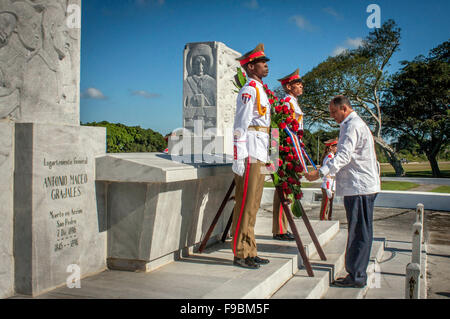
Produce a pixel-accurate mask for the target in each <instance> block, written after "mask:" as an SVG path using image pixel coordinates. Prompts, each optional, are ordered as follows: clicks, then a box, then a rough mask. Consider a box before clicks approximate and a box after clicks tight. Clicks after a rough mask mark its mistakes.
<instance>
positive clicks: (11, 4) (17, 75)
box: [0, 0, 106, 297]
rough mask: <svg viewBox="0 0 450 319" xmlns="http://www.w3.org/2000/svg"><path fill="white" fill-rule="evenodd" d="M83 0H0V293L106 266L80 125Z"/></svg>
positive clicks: (100, 149) (85, 134) (90, 155)
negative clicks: (75, 21)
mask: <svg viewBox="0 0 450 319" xmlns="http://www.w3.org/2000/svg"><path fill="white" fill-rule="evenodd" d="M80 6H81V0H39V1H30V0H1V2H0V168H1V170H0V178H1V184H0V199H1V203H2V204H1V205H0V218H1V219H2V223H1V226H0V231H1V232H0V234H1V244H0V297H7V296H10V295H12V294H13V293H19V294H27V295H38V294H40V293H42V292H45V291H47V290H50V289H52V288H55V287H57V286H59V285H65V284H66V283H67V282H68V281H67V280H68V278H69V277H70V275H71V274H75V275H76V276H74V277H73V278H75V279H76V278H77V276H78V278H82V277H84V276H86V275H89V274H92V273H96V272H99V271H102V270H103V269H105V268H106V231H102V229H101V225H102V217H101V216H99V215H98V212H97V200H96V193H95V187H96V184H95V175H96V173H95V169H96V166H95V158H96V157H97V156H99V155H104V154H105V151H106V132H105V129H104V128H94V127H83V126H80V125H79V118H80V116H79V96H80V94H79V82H80V28H79V27H76V26H74V25H73V24H71V23H70V21H69V20H71V19H74V16H75V20H76V19H80V18H81V17H80V14H81V10H80Z"/></svg>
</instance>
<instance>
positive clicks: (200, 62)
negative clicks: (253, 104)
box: [183, 42, 241, 153]
mask: <svg viewBox="0 0 450 319" xmlns="http://www.w3.org/2000/svg"><path fill="white" fill-rule="evenodd" d="M240 56H241V54H240V53H239V52H236V51H234V50H232V49H230V48H228V47H227V46H226V45H225V44H223V43H221V42H199V43H188V44H186V46H185V49H184V73H183V127H184V128H185V129H187V130H189V131H191V132H194V131H195V121H201V122H202V123H201V124H202V130H203V131H204V130H210V129H214V130H215V134H216V135H217V136H222V137H223V136H225V135H227V129H228V131H230V130H231V129H232V127H233V121H234V114H235V109H236V97H237V93H235V92H234V90H235V87H234V85H233V83H232V81H233V80H234V75H235V74H236V68H237V67H238V66H239V63H238V61H236V58H237V57H240ZM225 144H226V145H225V146H224V147H225V149H228V148H229V149H230V151H229V152H225V153H230V152H231V144H230V142H229V141H228V139H227V138H225ZM228 144H230V145H228Z"/></svg>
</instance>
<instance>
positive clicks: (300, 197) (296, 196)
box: [295, 193, 303, 200]
mask: <svg viewBox="0 0 450 319" xmlns="http://www.w3.org/2000/svg"><path fill="white" fill-rule="evenodd" d="M302 197H303V193H300V194H296V195H295V199H297V200H300V199H302Z"/></svg>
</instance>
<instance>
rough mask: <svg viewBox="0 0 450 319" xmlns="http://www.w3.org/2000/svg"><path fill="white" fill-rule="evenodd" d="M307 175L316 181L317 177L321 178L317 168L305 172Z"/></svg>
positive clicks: (309, 179) (309, 178) (307, 177)
mask: <svg viewBox="0 0 450 319" xmlns="http://www.w3.org/2000/svg"><path fill="white" fill-rule="evenodd" d="M305 177H306V179H307V180H308V181H310V182H312V181H315V180H316V179H318V178H319V171H318V170H315V171H312V172H311V173H306V172H305Z"/></svg>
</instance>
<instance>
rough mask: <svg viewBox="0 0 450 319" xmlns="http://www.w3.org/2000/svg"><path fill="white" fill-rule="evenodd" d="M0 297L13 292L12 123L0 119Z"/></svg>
mask: <svg viewBox="0 0 450 319" xmlns="http://www.w3.org/2000/svg"><path fill="white" fill-rule="evenodd" d="M0 181H1V182H0V220H1V222H0V234H1V237H0V298H4V297H8V296H10V295H12V294H13V293H14V257H13V185H14V123H12V122H9V121H0Z"/></svg>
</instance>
